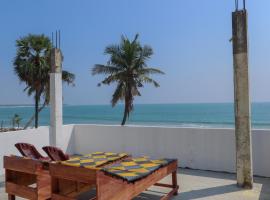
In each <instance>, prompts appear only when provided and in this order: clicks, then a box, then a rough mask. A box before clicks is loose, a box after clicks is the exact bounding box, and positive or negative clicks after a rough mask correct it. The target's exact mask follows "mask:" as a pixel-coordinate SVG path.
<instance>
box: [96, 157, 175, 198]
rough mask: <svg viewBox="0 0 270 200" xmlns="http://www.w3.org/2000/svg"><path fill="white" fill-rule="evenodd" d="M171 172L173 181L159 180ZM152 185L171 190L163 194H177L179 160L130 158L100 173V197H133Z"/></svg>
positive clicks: (98, 183)
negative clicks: (169, 182) (170, 182)
mask: <svg viewBox="0 0 270 200" xmlns="http://www.w3.org/2000/svg"><path fill="white" fill-rule="evenodd" d="M170 174H172V184H171V185H170V184H162V183H158V182H159V181H160V180H161V179H163V178H164V177H166V176H168V175H170ZM152 185H156V186H160V187H168V188H171V189H172V190H171V191H170V192H169V193H168V194H166V195H165V196H163V197H161V199H162V200H168V199H170V198H171V197H172V196H173V195H177V194H178V188H179V186H178V185H177V160H167V159H166V160H147V159H146V160H145V159H142V158H137V159H130V160H127V161H123V162H121V163H118V164H113V165H111V166H110V167H107V168H106V167H105V168H104V169H102V170H101V171H98V172H97V186H96V188H97V196H96V199H97V200H131V199H133V198H134V197H136V196H138V195H139V194H140V193H142V192H143V191H145V190H146V189H147V188H149V187H150V186H152Z"/></svg>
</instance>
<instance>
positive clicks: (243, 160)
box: [232, 10, 253, 188]
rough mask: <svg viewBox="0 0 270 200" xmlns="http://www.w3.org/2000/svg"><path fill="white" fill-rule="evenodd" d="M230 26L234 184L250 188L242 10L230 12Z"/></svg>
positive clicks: (249, 135) (251, 173)
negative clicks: (232, 75)
mask: <svg viewBox="0 0 270 200" xmlns="http://www.w3.org/2000/svg"><path fill="white" fill-rule="evenodd" d="M232 28H233V65H234V108H235V138H236V173H237V184H238V186H240V187H244V188H252V186H253V166H252V142H251V141H252V140H251V122H250V98H249V74H248V35H247V12H246V10H240V11H235V12H233V13H232Z"/></svg>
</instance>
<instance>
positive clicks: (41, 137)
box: [0, 125, 74, 175]
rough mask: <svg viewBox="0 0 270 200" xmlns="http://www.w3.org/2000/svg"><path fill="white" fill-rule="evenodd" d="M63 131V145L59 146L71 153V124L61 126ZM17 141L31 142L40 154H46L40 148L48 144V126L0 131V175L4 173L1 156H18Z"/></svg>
mask: <svg viewBox="0 0 270 200" xmlns="http://www.w3.org/2000/svg"><path fill="white" fill-rule="evenodd" d="M63 131H64V132H65V137H63V138H62V139H63V145H62V146H61V147H60V148H61V149H63V150H64V151H65V152H67V153H70V154H73V153H74V148H73V144H74V138H73V125H65V126H63ZM17 142H26V143H30V144H33V145H35V147H36V148H37V149H38V151H39V152H40V153H41V154H42V155H44V156H46V154H45V153H44V152H43V150H42V147H43V146H47V145H49V127H46V126H43V127H39V128H38V129H27V130H20V131H11V132H3V133H0V158H1V159H0V175H2V174H3V173H4V170H3V156H5V155H19V156H20V153H19V152H18V150H17V149H16V147H15V146H14V145H15V144H16V143H17Z"/></svg>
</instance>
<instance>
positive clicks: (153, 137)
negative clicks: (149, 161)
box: [74, 125, 270, 177]
mask: <svg viewBox="0 0 270 200" xmlns="http://www.w3.org/2000/svg"><path fill="white" fill-rule="evenodd" d="M74 132H75V140H74V142H75V144H74V151H75V152H76V153H81V154H84V153H89V152H93V151H114V152H128V153H131V154H132V155H134V156H139V155H149V156H153V157H169V158H170V157H173V158H177V159H178V160H179V165H180V166H181V167H189V168H193V169H203V170H214V171H226V172H235V136H234V129H198V128H168V127H164V128H163V127H136V126H125V127H121V126H101V125H75V127H74ZM269 152H270V130H254V131H253V157H254V174H256V175H260V176H267V177H270V153H269Z"/></svg>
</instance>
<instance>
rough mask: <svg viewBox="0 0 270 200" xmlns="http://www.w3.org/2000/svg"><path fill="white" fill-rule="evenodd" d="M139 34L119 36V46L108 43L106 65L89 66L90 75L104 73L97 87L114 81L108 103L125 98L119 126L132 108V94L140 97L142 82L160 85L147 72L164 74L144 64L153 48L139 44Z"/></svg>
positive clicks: (114, 102)
mask: <svg viewBox="0 0 270 200" xmlns="http://www.w3.org/2000/svg"><path fill="white" fill-rule="evenodd" d="M138 37H139V35H138V34H136V36H135V38H134V40H132V41H130V40H129V39H128V38H127V37H124V36H122V37H121V42H120V44H119V45H109V46H107V47H106V49H105V54H106V55H109V56H110V59H109V61H108V63H107V65H100V64H97V65H95V66H94V67H93V69H92V75H96V74H103V75H106V78H105V79H104V80H103V81H102V82H101V83H99V84H98V86H101V85H102V84H104V85H110V84H111V83H116V84H117V86H116V89H115V91H114V94H113V95H112V100H111V104H112V106H113V107H114V106H115V105H116V104H117V102H118V101H119V100H121V101H124V105H125V108H124V115H123V120H122V123H121V125H125V123H126V120H127V118H128V117H129V114H130V112H131V111H132V110H133V101H134V96H141V93H140V91H139V88H141V87H143V84H144V83H151V84H153V85H154V86H155V87H159V84H158V83H157V82H156V81H155V80H153V79H152V78H150V77H149V75H150V74H164V73H163V72H162V71H160V70H158V69H155V68H151V67H148V66H147V65H146V61H147V60H148V59H150V57H151V56H152V55H153V50H152V48H151V47H150V46H147V45H145V46H141V44H140V42H139V41H138Z"/></svg>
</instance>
